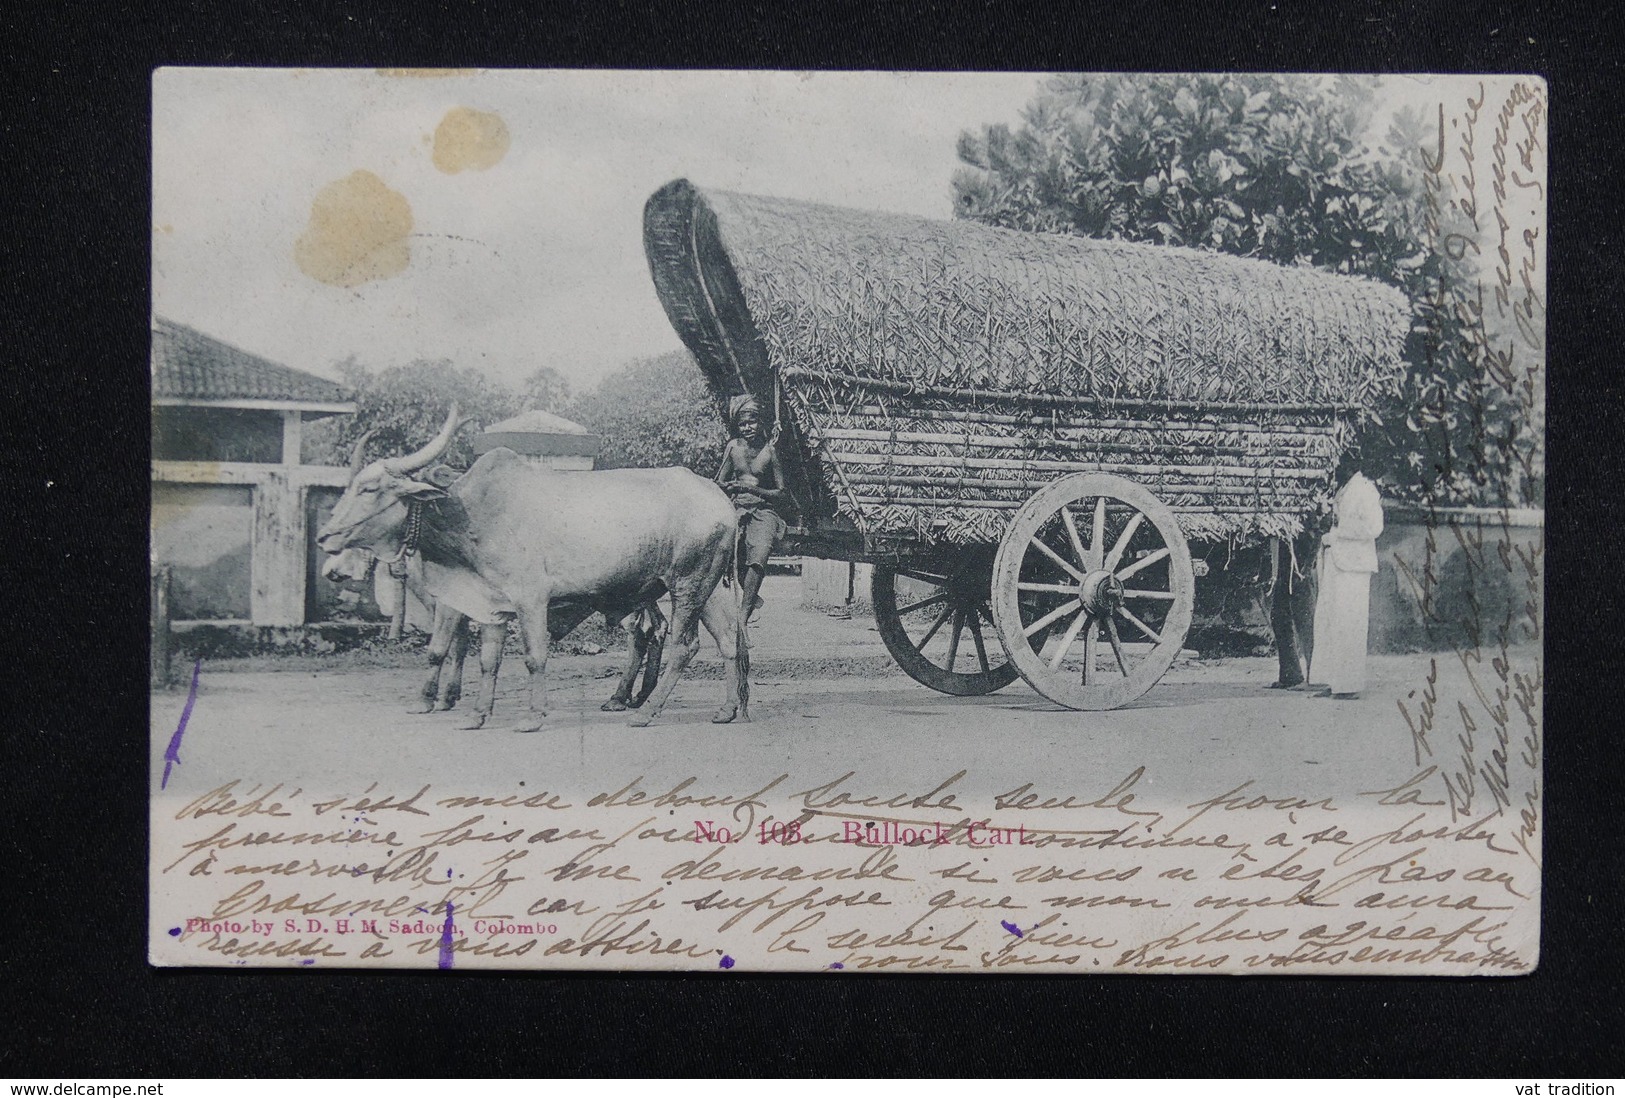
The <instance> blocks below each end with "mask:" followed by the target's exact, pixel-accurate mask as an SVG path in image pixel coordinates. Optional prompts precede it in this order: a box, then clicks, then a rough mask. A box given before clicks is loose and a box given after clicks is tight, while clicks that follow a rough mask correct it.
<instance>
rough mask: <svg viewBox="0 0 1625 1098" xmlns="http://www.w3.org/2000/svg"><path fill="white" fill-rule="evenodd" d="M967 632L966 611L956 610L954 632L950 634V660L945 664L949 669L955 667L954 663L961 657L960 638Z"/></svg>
mask: <svg viewBox="0 0 1625 1098" xmlns="http://www.w3.org/2000/svg"><path fill="white" fill-rule="evenodd" d="M964 633H965V611H963V610H955V611H954V624H953V632H952V633H950V634H949V635H948V662H947V663H945V664H943V666H944V667H945V668H947V669H948V670H949V671H952V670H953V669H954V663H955V662H956V661H957V660H958V659H959V638H960V637H961V636H963V635H964Z"/></svg>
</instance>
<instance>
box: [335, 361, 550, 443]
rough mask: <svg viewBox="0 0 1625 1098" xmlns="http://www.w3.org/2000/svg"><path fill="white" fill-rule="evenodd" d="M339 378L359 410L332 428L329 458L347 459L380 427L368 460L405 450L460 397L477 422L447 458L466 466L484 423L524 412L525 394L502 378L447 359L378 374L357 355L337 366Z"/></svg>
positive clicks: (427, 435) (429, 433) (431, 430)
mask: <svg viewBox="0 0 1625 1098" xmlns="http://www.w3.org/2000/svg"><path fill="white" fill-rule="evenodd" d="M338 374H339V380H340V381H342V382H343V383H344V384H345V385H346V386H348V387H349V388H350V389H351V390H353V392H354V393H355V401H356V414H355V415H353V416H342V417H334V419H336V420H340V421H341V422H340V423H339V425H338V427H337V429H336V430H333V429H330V432H331V437H330V438H329V440H328V441H327V446H326V450H327V453H326V460H327V461H329V462H331V463H333V464H335V465H340V464H345V463H347V462H348V461H349V460H350V450H351V448H352V447H353V445H354V444H355V441H356V439H358V438H360V437H361V436H362V434H364V433H365V432H367V431H376V432H377V433H376V434H374V435H373V437H372V441H370V442H369V443H368V444H367V456H368V458H369V459H372V458H377V457H381V456H386V455H390V454H404V453H410V452H411V451H413V450H415V449H417V448H418V447H419V446H422V445H423V444H424V443H425V442H427V441H428V440H429V439H431V438H433V437H434V434H435V432H436V431H438V430H439V429H440V427H441V425H442V424H443V423H444V422H445V421H446V412H447V411H448V410H449V409H450V407H451V405H452V403H453V402H454V401H455V402H456V404H457V406H458V408H459V409H460V410H461V412H462V415H463V416H464V418H472V419H473V420H474V421H475V422H474V424H472V425H471V426H470V427H468V428H465V429H464V430H462V431H459V432H458V433H457V436H456V438H455V439H453V440H452V444H451V448H450V449H449V450H448V451H447V452H446V457H445V458H444V460H445V461H446V463H447V464H450V465H454V466H457V467H460V468H467V467H468V466H469V465H470V464H472V463H473V460H474V451H473V446H472V439H473V436H474V435H475V434H476V433H478V431H479V430H480V428H482V427H487V426H490V425H491V424H492V423H495V422H497V421H498V420H502V419H506V418H507V417H509V416H511V415H514V414H516V413H517V412H519V411H520V399H519V397H518V396H517V395H516V394H515V393H514V392H513V390H511V389H509V388H508V387H507V386H506V385H503V384H502V383H501V382H499V381H494V380H492V379H491V378H489V377H487V376H486V375H485V374H482V373H480V372H479V371H478V370H474V369H470V368H466V367H465V368H463V369H458V368H457V367H455V366H453V365H452V364H451V363H450V362H449V361H446V360H445V359H439V360H435V361H428V360H424V359H419V360H417V361H415V362H411V363H408V364H407V365H405V366H392V367H389V368H387V369H384V370H380V371H378V372H377V373H374V372H373V371H371V370H369V369H368V368H367V367H365V366H363V365H361V364H360V363H359V362H357V361H356V360H355V359H354V358H353V357H352V358H350V359H347V360H346V361H344V362H341V363H339V365H338Z"/></svg>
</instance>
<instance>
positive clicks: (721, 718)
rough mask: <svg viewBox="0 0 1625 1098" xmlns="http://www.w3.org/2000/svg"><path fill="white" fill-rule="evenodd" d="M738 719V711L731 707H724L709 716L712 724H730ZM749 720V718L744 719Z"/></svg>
mask: <svg viewBox="0 0 1625 1098" xmlns="http://www.w3.org/2000/svg"><path fill="white" fill-rule="evenodd" d="M738 717H739V710H738V709H736V708H735V707H733V706H731V705H725V706H723V707H722V708H721V709H718V710H717V711H716V712H715V713H713V714H712V715H711V723H712V724H732V723H733V722H734V721H735V720H736V719H738ZM746 719H747V720H749V719H750V718H748V717H747V718H746Z"/></svg>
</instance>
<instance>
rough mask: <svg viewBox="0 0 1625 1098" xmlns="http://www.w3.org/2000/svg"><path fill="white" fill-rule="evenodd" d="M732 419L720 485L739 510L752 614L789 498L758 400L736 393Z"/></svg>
mask: <svg viewBox="0 0 1625 1098" xmlns="http://www.w3.org/2000/svg"><path fill="white" fill-rule="evenodd" d="M728 423H729V425H730V426H731V427H732V428H733V438H731V439H729V440H728V448H727V449H726V450H724V451H723V454H722V467H721V468H720V469H718V470H717V477H716V480H717V483H718V484H720V485H721V486H722V490H723V491H724V492H727V493H728V495H729V497H730V498H731V499H732V500H733V504H734V507H735V509H737V510H738V512H739V541H740V546H739V566H740V571H741V573H742V574H741V575H740V577H739V579H740V584H741V589H742V593H743V597H744V606H745V611H744V613H745V614H746V616H747V617H754V616H755V613H756V611H757V610H759V609H760V608H761V606H762V597H761V595H760V594H759V592H760V591H761V588H762V577H763V576H764V575H766V574H767V561H768V558H769V557H771V556H772V555H773V547H774V546H775V545H777V544H778V542H779V539H780V538H781V537H783V536H784V529H785V524H784V519H783V517H782V516H781V514H780V509H781V508H782V507H784V505H785V504H786V503H787V502H788V497H787V496H786V494H785V490H784V477H783V476H782V475H781V473H780V471H779V458H778V454H777V453H776V452H775V451H774V448H773V440H772V439H770V438H768V437H767V429H766V427H765V426H764V425H763V423H762V415H761V411H760V409H758V407H757V405H756V401H755V399H754V398H752V397H748V396H736V397H734V398H733V399H732V400H731V401H729V402H728Z"/></svg>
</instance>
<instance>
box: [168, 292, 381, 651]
mask: <svg viewBox="0 0 1625 1098" xmlns="http://www.w3.org/2000/svg"><path fill="white" fill-rule="evenodd" d="M354 412H355V404H354V402H353V401H352V400H351V396H350V393H349V392H348V391H347V390H346V389H345V388H344V387H343V386H342V385H339V384H337V383H336V382H332V381H328V380H327V379H326V378H322V377H317V376H316V375H315V374H311V373H306V372H305V371H303V370H297V369H294V368H293V367H291V366H285V365H283V364H282V363H280V362H273V361H271V360H270V359H268V358H264V357H262V356H260V355H256V354H254V353H252V352H251V351H246V350H244V349H242V348H241V347H234V346H232V345H231V344H230V343H227V342H225V341H224V340H220V339H216V338H214V337H213V336H210V335H206V334H204V333H203V332H200V331H198V330H197V329H195V328H189V327H187V326H186V325H184V324H177V323H176V322H174V321H172V320H167V319H164V318H162V317H155V318H154V319H153V322H152V556H153V563H154V564H155V565H157V566H160V567H161V570H162V572H163V574H164V575H166V576H167V577H168V579H167V580H166V582H167V583H168V584H169V585H170V595H169V603H170V605H171V611H172V613H173V616H174V618H175V620H176V621H178V622H193V623H198V622H205V623H209V622H212V623H222V622H224V623H252V624H253V625H255V626H266V625H269V626H298V625H303V624H305V623H307V622H311V621H321V620H328V619H329V618H331V617H332V605H333V603H334V600H335V598H336V597H337V595H338V592H337V591H336V590H335V589H334V588H333V585H332V584H331V583H329V582H328V581H325V580H322V579H321V578H320V575H319V565H320V561H321V557H322V555H321V553H320V552H318V551H317V550H316V548H315V546H314V544H313V542H312V535H311V531H312V530H313V529H315V528H316V527H317V526H319V525H320V523H321V521H322V519H324V518H325V517H326V513H327V512H328V511H330V510H331V509H332V506H333V501H334V500H336V499H337V498H338V495H339V493H340V492H342V491H343V488H344V486H345V484H346V483H348V480H349V470H348V469H346V468H344V467H342V466H331V465H306V464H305V463H304V460H303V455H302V453H301V450H302V449H303V445H304V436H303V427H304V424H305V423H306V422H307V421H308V420H311V419H319V418H322V417H325V416H332V415H344V414H351V413H354Z"/></svg>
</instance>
